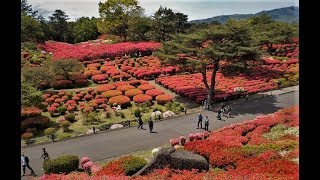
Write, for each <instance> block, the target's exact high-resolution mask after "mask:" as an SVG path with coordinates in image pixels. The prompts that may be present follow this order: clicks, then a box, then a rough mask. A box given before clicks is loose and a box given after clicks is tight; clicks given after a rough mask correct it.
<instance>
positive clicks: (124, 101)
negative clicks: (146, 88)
mask: <svg viewBox="0 0 320 180" xmlns="http://www.w3.org/2000/svg"><path fill="white" fill-rule="evenodd" d="M108 103H109V105H111V106H112V105H113V104H118V105H121V108H126V107H128V106H130V98H128V97H127V96H123V95H120V96H114V97H112V98H110V99H109V102H108Z"/></svg>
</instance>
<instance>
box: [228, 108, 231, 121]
mask: <svg viewBox="0 0 320 180" xmlns="http://www.w3.org/2000/svg"><path fill="white" fill-rule="evenodd" d="M227 113H228V114H227V118H231V106H227Z"/></svg>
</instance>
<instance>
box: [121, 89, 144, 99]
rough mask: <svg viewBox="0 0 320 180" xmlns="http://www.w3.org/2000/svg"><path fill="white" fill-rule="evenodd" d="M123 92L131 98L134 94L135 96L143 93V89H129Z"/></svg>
mask: <svg viewBox="0 0 320 180" xmlns="http://www.w3.org/2000/svg"><path fill="white" fill-rule="evenodd" d="M124 94H125V95H126V96H128V97H129V98H131V99H132V98H133V97H134V96H136V95H138V94H143V91H142V90H140V89H130V90H128V91H126V92H125V93H124Z"/></svg>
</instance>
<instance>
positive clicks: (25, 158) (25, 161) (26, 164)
mask: <svg viewBox="0 0 320 180" xmlns="http://www.w3.org/2000/svg"><path fill="white" fill-rule="evenodd" d="M21 165H22V170H23V175H22V176H25V175H26V167H27V168H28V169H29V170H30V171H31V173H30V175H34V171H33V169H32V168H31V167H30V165H29V158H28V156H25V155H24V154H23V153H21Z"/></svg>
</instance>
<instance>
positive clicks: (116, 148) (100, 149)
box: [22, 88, 299, 175]
mask: <svg viewBox="0 0 320 180" xmlns="http://www.w3.org/2000/svg"><path fill="white" fill-rule="evenodd" d="M290 91H293V90H292V88H291V90H288V91H286V92H284V93H281V94H280V93H279V95H278V96H267V97H265V98H262V99H257V100H252V101H249V102H246V103H241V104H238V105H235V106H233V114H234V115H235V117H234V118H229V119H227V118H224V119H223V120H222V121H220V120H217V119H216V113H215V112H212V111H203V112H202V114H203V115H204V116H206V115H208V116H209V119H210V126H209V130H217V129H219V128H221V127H223V126H225V125H229V124H233V123H238V122H242V121H244V120H249V119H254V118H255V117H256V116H259V115H262V114H269V113H273V112H275V111H278V110H279V109H281V108H284V107H290V106H293V105H298V104H299V98H298V96H299V90H298V89H295V90H294V91H293V92H290ZM196 124H197V114H190V115H186V116H181V117H177V118H173V119H170V120H166V121H160V122H156V123H154V131H156V132H155V133H149V131H148V130H138V129H137V127H131V128H126V129H121V130H117V131H112V132H105V133H100V134H96V135H91V136H84V137H78V138H74V139H70V140H66V141H60V142H56V143H50V144H46V145H36V146H31V147H24V148H22V151H23V152H24V153H25V154H26V155H27V156H28V157H29V159H30V165H31V167H32V168H33V169H34V170H35V172H36V174H38V175H42V174H43V171H42V170H41V166H42V160H40V156H41V148H42V147H45V148H46V149H47V151H48V153H49V154H50V157H51V158H56V157H58V156H61V155H66V154H75V155H78V156H79V157H80V158H82V157H83V156H88V157H90V158H91V159H92V160H93V161H101V160H104V159H109V158H112V157H115V156H119V155H123V154H127V153H130V152H135V151H139V150H143V149H148V148H153V147H157V146H160V145H163V144H167V143H168V142H169V140H170V138H172V137H179V136H181V135H184V136H187V135H188V134H189V133H195V132H203V131H204V130H202V129H196ZM144 127H145V128H147V125H144ZM27 172H29V171H27Z"/></svg>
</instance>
